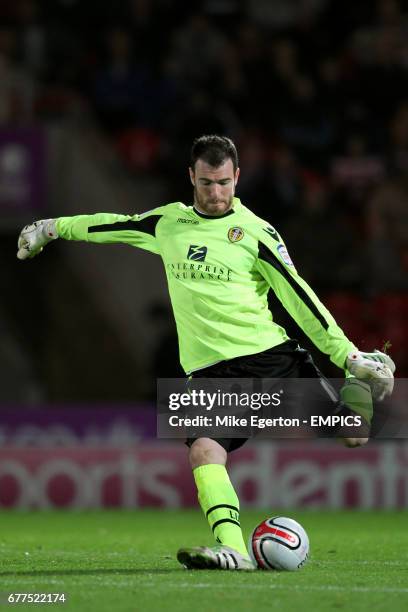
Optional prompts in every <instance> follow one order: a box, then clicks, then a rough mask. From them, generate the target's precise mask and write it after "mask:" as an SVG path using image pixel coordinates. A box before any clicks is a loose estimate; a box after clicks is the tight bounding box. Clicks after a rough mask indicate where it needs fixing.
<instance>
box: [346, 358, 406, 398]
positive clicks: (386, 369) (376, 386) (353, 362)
mask: <svg viewBox="0 0 408 612" xmlns="http://www.w3.org/2000/svg"><path fill="white" fill-rule="evenodd" d="M346 365H347V369H348V370H349V372H350V373H351V374H353V376H355V377H356V378H358V379H359V380H363V381H365V382H367V383H368V384H369V385H370V388H371V393H372V396H373V399H375V400H377V401H379V402H381V401H382V400H383V399H384V398H385V397H387V396H390V395H391V393H392V391H393V388H394V372H395V363H394V362H393V360H392V359H391V357H389V356H388V355H386V354H385V353H381V351H378V350H375V351H374V352H373V353H362V352H360V351H353V352H351V353H349V355H348V356H347V360H346Z"/></svg>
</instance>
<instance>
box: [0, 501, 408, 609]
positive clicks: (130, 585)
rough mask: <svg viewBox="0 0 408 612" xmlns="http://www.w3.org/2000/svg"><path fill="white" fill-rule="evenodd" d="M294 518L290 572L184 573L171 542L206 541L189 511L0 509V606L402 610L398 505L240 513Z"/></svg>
mask: <svg viewBox="0 0 408 612" xmlns="http://www.w3.org/2000/svg"><path fill="white" fill-rule="evenodd" d="M274 514H284V515H286V516H291V517H292V518H294V519H296V520H298V521H300V522H301V523H302V524H303V526H304V527H305V529H306V530H307V532H308V534H309V537H310V541H311V559H310V561H309V563H308V564H307V565H306V566H305V567H304V568H303V569H302V570H300V571H299V572H292V573H284V572H262V571H258V572H254V573H244V572H242V573H239V572H237V573H235V572H218V571H212V572H211V571H187V570H184V569H183V568H182V567H181V566H180V565H179V564H178V563H177V560H176V558H175V553H176V551H177V548H178V547H179V546H181V545H183V546H190V545H191V546H194V545H199V544H211V543H212V539H211V536H210V532H209V528H208V526H207V524H206V522H205V521H204V519H203V517H202V516H201V513H200V512H199V511H198V510H197V511H181V510H176V511H164V510H158V511H153V510H144V511H121V510H119V511H100V512H96V511H95V512H94V511H92V512H81V513H75V512H70V513H69V512H62V511H61V512H52V511H50V512H28V513H27V512H1V513H0V553H1V554H0V592H1V593H0V598H1V603H0V609H1V610H3V609H4V610H6V609H10V608H16V609H19V610H33V608H34V609H37V608H38V606H39V605H40V604H14V605H11V604H6V596H7V594H8V593H62V592H63V593H66V595H67V602H66V603H65V604H42V605H41V608H42V609H43V608H44V606H46V607H47V608H51V609H53V610H54V609H55V610H56V609H61V610H67V611H68V610H72V611H74V612H88V611H89V612H93V611H98V612H105V611H106V612H108V611H109V612H111V611H114V612H122V611H123V612H125V611H126V612H128V611H129V612H131V611H132V612H133V611H139V610H140V611H147V612H149V611H156V610H165V611H166V612H173V611H176V610H177V611H178V612H183V611H186V612H187V611H188V612H191V610H196V611H207V610H208V611H210V610H216V611H218V610H222V612H229V611H231V612H241V611H244V610H245V611H248V610H256V611H257V612H258V611H259V610H279V611H280V612H286V611H291V612H292V611H294V610H300V611H301V612H309V610H311V611H313V612H323V611H324V612H327V611H328V610H329V611H330V610H338V609H344V610H347V611H352V612H360V611H362V612H363V611H364V612H366V611H367V612H368V611H370V612H373V611H383V610H384V611H387V612H390V611H391V610H392V611H393V612H396V611H397V612H399V611H401V612H402V611H406V610H408V529H407V514H406V513H404V512H320V511H316V512H297V511H289V510H285V511H283V512H282V511H280V512H273V511H270V510H269V511H267V512H265V511H263V512H262V511H257V512H254V511H246V510H244V511H243V512H242V523H243V529H244V532H245V537H246V535H247V534H248V533H249V532H250V530H251V529H252V528H253V527H254V526H255V525H256V523H257V522H259V521H260V520H261V519H263V518H266V517H267V516H272V515H274Z"/></svg>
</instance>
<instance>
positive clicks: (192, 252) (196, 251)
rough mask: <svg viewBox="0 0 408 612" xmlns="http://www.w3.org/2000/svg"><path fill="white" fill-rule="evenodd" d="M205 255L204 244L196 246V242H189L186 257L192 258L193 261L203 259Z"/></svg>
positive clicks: (205, 248)
mask: <svg viewBox="0 0 408 612" xmlns="http://www.w3.org/2000/svg"><path fill="white" fill-rule="evenodd" d="M206 255H207V247H206V246H197V245H196V244H191V245H190V248H189V249H188V253H187V259H192V260H193V261H205V256H206Z"/></svg>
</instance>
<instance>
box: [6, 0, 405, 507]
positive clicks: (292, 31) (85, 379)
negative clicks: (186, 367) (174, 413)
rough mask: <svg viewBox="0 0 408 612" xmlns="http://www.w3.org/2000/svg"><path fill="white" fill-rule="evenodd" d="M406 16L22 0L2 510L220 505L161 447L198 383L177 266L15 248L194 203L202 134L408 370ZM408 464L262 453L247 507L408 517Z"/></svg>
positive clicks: (363, 5) (241, 480)
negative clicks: (169, 420)
mask: <svg viewBox="0 0 408 612" xmlns="http://www.w3.org/2000/svg"><path fill="white" fill-rule="evenodd" d="M405 8H406V7H405V4H404V3H402V2H401V3H399V2H397V1H393V0H381V1H378V2H368V1H361V2H348V1H346V2H341V3H340V2H335V1H330V0H303V1H302V2H300V1H295V0H292V1H290V0H242V1H240V0H222V1H221V0H220V1H212V0H206V1H202V2H195V3H189V4H187V3H185V2H171V1H170V0H156V1H155V0H151V1H148V0H126V1H122V2H117V3H100V2H96V1H94V0H88V1H87V2H79V0H14V1H13V2H9V1H7V0H3V2H2V3H1V5H0V234H1V240H0V245H1V255H2V257H1V260H2V274H1V286H2V291H1V299H0V329H1V344H0V372H1V374H0V377H1V386H0V507H3V508H15V507H17V508H32V507H34V508H50V507H51V508H52V507H54V506H55V507H62V508H67V509H70V508H89V507H95V508H99V507H102V506H114V507H117V506H123V507H126V508H133V507H140V506H159V507H172V508H178V507H182V506H184V505H187V506H188V505H194V504H195V503H196V502H195V493H194V489H193V482H192V477H191V474H190V473H189V470H188V465H187V460H186V452H185V448H184V447H183V445H182V444H180V443H174V444H171V443H169V442H167V441H166V442H164V441H163V442H160V441H156V440H155V439H154V436H155V407H154V397H155V380H156V378H157V377H172V376H179V375H182V374H181V371H180V369H179V366H178V365H177V364H178V355H177V343H176V335H175V328H174V323H173V319H172V315H171V312H170V310H169V302H168V298H167V292H166V285H165V275H164V272H163V271H162V269H161V264H160V261H159V259H158V258H155V257H153V256H151V255H149V254H147V253H144V252H142V251H137V252H135V251H133V250H132V249H130V248H126V247H123V246H118V245H116V246H104V247H97V246H91V245H85V244H76V243H75V244H74V243H70V244H68V243H62V241H61V242H56V243H55V244H52V245H50V246H49V247H47V251H46V253H44V254H43V255H41V256H40V257H39V258H37V259H35V260H33V261H31V262H25V263H22V262H18V261H17V260H16V258H15V252H16V240H17V235H18V232H19V230H20V228H21V226H22V225H25V224H26V223H28V222H31V221H32V220H34V219H37V218H47V217H57V216H62V215H71V214H80V213H92V212H97V211H109V212H121V213H135V212H143V211H145V210H149V209H151V208H153V207H154V206H156V205H158V204H161V203H164V202H170V201H175V200H182V201H185V202H190V200H191V188H190V184H189V181H188V174H187V165H188V153H189V147H190V144H191V141H192V139H193V138H194V137H195V136H197V135H200V134H202V133H211V132H219V133H225V134H227V135H229V136H231V137H232V138H233V139H234V140H235V141H236V143H237V145H238V149H239V152H240V160H241V164H240V165H241V168H242V174H241V179H240V183H239V189H238V195H239V196H240V197H241V198H242V200H243V201H244V203H245V204H247V205H248V206H249V207H250V208H252V209H253V210H254V211H255V212H257V213H258V214H259V215H260V216H262V217H264V218H266V219H268V220H269V221H270V222H271V223H272V224H273V225H274V226H275V227H276V228H277V229H278V230H279V231H280V233H281V234H282V235H283V237H284V238H285V240H286V242H287V245H288V249H289V252H290V253H291V255H292V257H293V259H294V261H295V263H296V265H297V268H298V269H299V271H300V273H301V274H302V276H304V278H305V279H306V280H307V281H308V282H309V283H310V285H311V286H312V287H313V288H314V289H315V290H316V292H317V293H318V294H319V296H320V297H321V298H322V300H323V301H324V303H325V304H326V305H327V306H328V307H329V309H330V310H331V311H332V313H333V314H334V315H335V317H336V319H337V320H338V322H339V324H340V325H341V326H342V327H343V329H344V330H345V331H346V333H347V334H348V335H349V336H350V338H351V339H352V340H354V342H355V343H356V344H357V345H358V346H359V347H360V348H361V349H362V350H372V349H373V348H374V347H378V348H381V347H382V345H383V344H384V342H385V341H387V340H388V341H390V342H391V344H392V348H391V354H392V356H393V357H394V358H395V360H396V362H397V365H398V374H399V376H401V377H402V376H406V375H407V371H408V362H407V353H406V350H405V347H406V344H407V341H408V337H407V335H408V334H407V326H406V312H407V304H408V297H407V285H408V281H407V278H408V277H407V269H408V251H407V242H408V225H407V218H408V206H407V198H408V13H407V12H405ZM271 307H273V308H274V312H276V313H277V317H276V318H277V319H278V320H279V321H281V322H282V323H283V324H284V325H285V326H286V327H287V329H288V331H289V332H290V333H291V334H292V335H293V336H294V337H298V338H299V339H300V340H302V342H303V343H304V344H306V345H308V346H309V343H308V341H307V340H305V339H304V337H303V335H302V334H301V332H300V330H298V329H296V328H295V327H294V325H293V323H292V322H291V321H289V320H288V319H287V317H286V316H285V312H284V311H283V310H282V308H281V307H280V306H279V305H278V304H275V303H271ZM315 355H316V360H317V361H318V363H319V364H320V365H321V366H322V368H324V371H325V372H326V373H327V374H328V375H332V376H335V375H336V370H335V369H334V368H333V367H332V366H331V365H330V363H329V362H328V360H326V359H324V358H322V357H321V356H319V355H318V353H317V352H316V353H315ZM337 375H338V372H337ZM407 450H408V446H407V445H406V443H405V441H398V442H397V441H384V442H371V443H370V444H369V445H368V446H367V447H366V448H364V449H359V450H358V451H355V452H353V451H348V450H346V449H342V448H340V447H339V446H338V445H336V444H334V443H328V442H322V443H319V444H318V443H306V442H302V444H299V443H291V444H288V443H285V442H282V443H277V442H273V443H272V442H271V443H270V444H266V445H262V444H258V445H247V446H246V447H244V449H243V450H242V451H239V452H237V453H236V454H234V456H233V458H232V462H231V475H232V478H233V480H234V482H235V484H236V486H237V489H238V491H239V493H240V496H241V499H242V501H243V506H244V507H249V506H253V507H260V508H267V507H271V506H274V507H283V508H296V507H304V508H343V507H355V508H356V507H361V508H396V507H405V506H407V505H408V491H407V484H406V476H405V474H406V467H407V461H408V459H407V457H408V454H407ZM271 483H273V486H271Z"/></svg>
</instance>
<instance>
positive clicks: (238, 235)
mask: <svg viewBox="0 0 408 612" xmlns="http://www.w3.org/2000/svg"><path fill="white" fill-rule="evenodd" d="M243 237H244V230H243V229H241V228H240V227H230V228H229V230H228V240H229V241H230V242H239V241H240V240H242V239H243Z"/></svg>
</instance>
